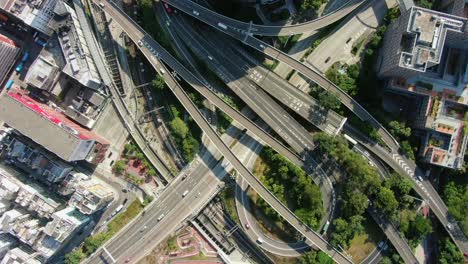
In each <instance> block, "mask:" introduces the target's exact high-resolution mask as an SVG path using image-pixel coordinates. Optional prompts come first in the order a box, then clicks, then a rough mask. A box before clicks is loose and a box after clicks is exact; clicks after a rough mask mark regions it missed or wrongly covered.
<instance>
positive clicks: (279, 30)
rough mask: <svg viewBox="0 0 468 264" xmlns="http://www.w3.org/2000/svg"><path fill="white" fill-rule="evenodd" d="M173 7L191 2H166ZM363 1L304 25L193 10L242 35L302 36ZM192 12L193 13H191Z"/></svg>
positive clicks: (355, 2) (347, 4)
mask: <svg viewBox="0 0 468 264" xmlns="http://www.w3.org/2000/svg"><path fill="white" fill-rule="evenodd" d="M165 2H167V3H169V4H171V5H174V6H176V7H177V8H179V6H180V5H184V4H186V5H190V3H189V2H191V1H179V0H167V1H165ZM363 2H364V1H363V0H349V1H348V2H346V3H345V4H344V5H343V7H342V8H340V9H338V10H336V11H335V12H332V13H330V14H328V15H326V16H322V17H319V18H317V19H315V20H311V21H307V22H304V23H299V24H294V25H283V26H266V25H258V24H253V23H246V22H242V21H239V20H235V19H232V18H230V17H226V16H223V15H221V14H219V13H216V12H214V11H213V10H210V9H208V8H205V7H203V6H197V9H192V10H193V13H192V14H193V15H195V16H200V17H207V16H210V17H212V18H213V19H214V20H216V21H225V22H227V23H228V24H229V25H230V26H231V27H233V28H234V29H235V30H236V31H239V32H242V33H244V32H245V33H248V34H253V35H262V36H290V35H296V34H302V33H304V32H314V31H316V30H317V29H321V28H323V27H326V26H328V25H330V24H332V23H334V22H336V21H338V20H340V19H341V18H343V17H345V16H346V15H347V14H349V13H350V12H352V11H353V10H354V9H356V8H357V7H358V6H359V5H361V4H362V3H363ZM191 12H192V11H191Z"/></svg>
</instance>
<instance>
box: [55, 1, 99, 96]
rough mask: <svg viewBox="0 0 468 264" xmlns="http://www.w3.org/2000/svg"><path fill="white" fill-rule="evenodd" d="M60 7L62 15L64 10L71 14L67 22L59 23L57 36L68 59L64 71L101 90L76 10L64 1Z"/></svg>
mask: <svg viewBox="0 0 468 264" xmlns="http://www.w3.org/2000/svg"><path fill="white" fill-rule="evenodd" d="M60 7H61V8H57V10H56V11H55V12H56V13H57V12H60V16H63V13H64V12H65V13H68V14H69V16H68V19H67V20H66V21H67V22H66V23H60V25H58V27H59V28H60V33H59V34H57V36H58V40H59V43H60V47H61V49H62V53H63V57H64V58H65V61H66V65H65V67H64V68H63V69H62V71H63V72H64V73H66V74H67V75H69V76H70V77H72V78H74V79H76V80H77V81H78V82H80V83H81V84H82V85H84V86H86V87H89V88H92V89H95V90H99V89H100V86H101V81H100V77H99V74H98V71H97V68H96V65H95V63H94V60H93V57H92V56H91V53H90V50H89V47H88V44H87V43H86V40H85V38H84V34H83V29H82V27H81V25H80V23H79V21H78V18H77V16H76V12H75V10H74V9H73V8H72V7H70V6H69V5H68V4H66V3H64V2H60ZM65 10H66V11H65Z"/></svg>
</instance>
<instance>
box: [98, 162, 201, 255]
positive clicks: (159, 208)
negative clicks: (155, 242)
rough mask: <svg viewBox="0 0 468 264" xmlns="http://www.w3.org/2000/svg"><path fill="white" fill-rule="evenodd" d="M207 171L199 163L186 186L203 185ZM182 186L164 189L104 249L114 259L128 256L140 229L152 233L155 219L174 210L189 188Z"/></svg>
mask: <svg viewBox="0 0 468 264" xmlns="http://www.w3.org/2000/svg"><path fill="white" fill-rule="evenodd" d="M207 171H208V169H207V168H206V167H205V166H204V165H203V164H201V163H200V166H198V168H197V169H195V170H194V172H197V173H195V174H192V176H193V178H194V179H192V180H191V181H186V182H187V184H193V183H197V182H198V183H203V184H205V182H204V180H203V178H202V177H201V176H202V174H201V173H204V172H207ZM187 178H189V177H187ZM178 181H181V180H178ZM184 184H185V182H183V183H182V186H178V185H175V184H174V183H173V184H171V185H170V186H169V187H168V189H166V190H165V191H164V193H163V194H162V195H161V196H160V200H158V201H156V202H155V203H154V204H153V206H152V207H151V208H146V209H144V210H146V213H145V214H144V215H143V214H142V215H140V216H139V217H140V218H139V219H136V221H135V222H133V223H132V225H127V226H126V227H125V228H126V229H125V230H124V232H121V233H119V234H118V235H117V236H116V237H114V238H113V239H112V240H111V241H110V242H109V243H108V244H107V245H106V249H107V250H108V251H109V252H111V254H112V255H113V256H114V258H119V257H123V256H124V255H129V254H125V253H126V251H125V250H126V249H128V248H129V245H131V244H138V243H136V242H138V241H139V240H140V237H141V232H142V231H141V228H142V227H144V226H147V227H148V226H149V228H150V229H145V230H143V231H144V232H145V233H151V232H153V228H154V225H158V224H159V223H157V222H156V219H157V218H158V217H159V216H161V215H162V214H163V213H168V215H169V212H171V209H172V208H174V206H176V205H177V203H178V202H179V201H180V200H181V194H182V193H183V192H184V191H185V190H186V189H188V188H189V186H185V185H184ZM169 217H170V215H169ZM164 218H166V217H164ZM164 218H163V219H164ZM161 230H164V229H161Z"/></svg>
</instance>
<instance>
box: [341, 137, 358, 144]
mask: <svg viewBox="0 0 468 264" xmlns="http://www.w3.org/2000/svg"><path fill="white" fill-rule="evenodd" d="M344 138H346V140H348V141H349V142H350V143H351V144H353V145H356V144H357V141H356V140H354V139H353V138H352V137H350V136H348V135H346V134H344Z"/></svg>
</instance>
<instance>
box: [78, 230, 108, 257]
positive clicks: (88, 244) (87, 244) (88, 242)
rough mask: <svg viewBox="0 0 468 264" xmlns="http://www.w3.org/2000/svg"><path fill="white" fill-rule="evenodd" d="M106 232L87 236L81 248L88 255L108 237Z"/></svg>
mask: <svg viewBox="0 0 468 264" xmlns="http://www.w3.org/2000/svg"><path fill="white" fill-rule="evenodd" d="M108 236H109V235H108V234H107V233H97V234H96V235H94V236H90V237H87V238H86V239H85V241H84V245H83V249H84V252H85V253H86V254H88V255H91V254H92V253H93V252H94V251H96V249H98V248H99V247H100V246H101V245H102V244H104V242H106V240H107V239H108V238H109V237H108Z"/></svg>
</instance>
